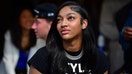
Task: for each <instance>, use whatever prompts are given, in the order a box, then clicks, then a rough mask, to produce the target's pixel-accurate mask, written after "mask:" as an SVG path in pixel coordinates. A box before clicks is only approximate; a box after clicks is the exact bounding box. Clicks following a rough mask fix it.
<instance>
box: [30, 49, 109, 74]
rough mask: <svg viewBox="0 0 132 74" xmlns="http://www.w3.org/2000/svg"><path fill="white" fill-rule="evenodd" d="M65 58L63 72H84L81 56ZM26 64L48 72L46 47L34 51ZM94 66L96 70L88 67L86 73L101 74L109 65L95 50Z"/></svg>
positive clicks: (42, 71) (67, 73) (100, 53)
mask: <svg viewBox="0 0 132 74" xmlns="http://www.w3.org/2000/svg"><path fill="white" fill-rule="evenodd" d="M67 59H68V62H67V65H68V69H67V70H68V71H67V72H66V73H64V74H85V70H84V65H83V63H82V62H81V60H82V58H78V59H69V58H67ZM28 64H29V66H30V65H32V66H34V67H35V68H36V69H37V70H38V71H40V72H41V73H42V74H49V68H50V62H48V52H47V49H46V48H45V47H43V48H41V49H39V50H38V51H37V52H36V53H35V55H34V56H33V57H32V58H31V59H30V60H29V61H28ZM96 66H97V70H93V69H88V73H87V74H95V73H96V74H103V73H104V72H105V71H106V70H109V66H110V65H109V63H108V61H107V59H106V57H105V55H104V54H103V53H102V52H101V51H99V52H97V62H96ZM95 71H96V72H95ZM58 74H59V73H58Z"/></svg>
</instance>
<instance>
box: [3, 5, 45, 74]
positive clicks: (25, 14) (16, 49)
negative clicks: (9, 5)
mask: <svg viewBox="0 0 132 74" xmlns="http://www.w3.org/2000/svg"><path fill="white" fill-rule="evenodd" d="M17 10H18V13H17V14H16V19H15V21H14V23H13V25H12V26H11V28H10V29H9V30H8V31H7V32H6V34H5V44H4V57H3V61H4V65H5V71H6V74H27V72H28V70H29V69H28V66H27V60H28V59H29V58H30V57H31V56H32V55H33V54H34V53H35V52H36V51H37V49H39V48H40V47H42V46H44V44H43V45H42V44H41V45H39V46H38V45H37V44H38V43H39V42H38V41H37V42H36V37H35V33H34V31H33V30H32V29H31V27H32V24H33V22H34V15H33V12H32V9H31V8H30V6H24V7H22V8H20V9H19V8H18V9H17Z"/></svg>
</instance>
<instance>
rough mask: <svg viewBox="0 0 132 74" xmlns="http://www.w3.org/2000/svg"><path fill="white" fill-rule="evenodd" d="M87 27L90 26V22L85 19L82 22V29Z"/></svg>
mask: <svg viewBox="0 0 132 74" xmlns="http://www.w3.org/2000/svg"><path fill="white" fill-rule="evenodd" d="M87 26H88V20H87V19H84V20H83V21H82V29H85V28H86V27H87Z"/></svg>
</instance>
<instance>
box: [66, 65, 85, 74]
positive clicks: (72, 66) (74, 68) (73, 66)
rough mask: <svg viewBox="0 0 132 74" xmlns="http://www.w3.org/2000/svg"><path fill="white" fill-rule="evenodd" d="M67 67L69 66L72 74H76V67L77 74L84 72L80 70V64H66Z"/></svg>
mask: <svg viewBox="0 0 132 74" xmlns="http://www.w3.org/2000/svg"><path fill="white" fill-rule="evenodd" d="M68 65H70V66H71V68H72V71H73V72H74V73H75V72H76V71H75V70H76V68H77V67H78V70H79V73H83V72H84V70H82V68H81V64H80V63H75V64H74V65H73V63H68Z"/></svg>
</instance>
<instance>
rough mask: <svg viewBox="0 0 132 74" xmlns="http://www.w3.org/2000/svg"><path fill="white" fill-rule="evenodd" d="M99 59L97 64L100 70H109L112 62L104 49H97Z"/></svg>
mask: <svg viewBox="0 0 132 74" xmlns="http://www.w3.org/2000/svg"><path fill="white" fill-rule="evenodd" d="M96 56H97V61H96V65H97V67H98V70H99V71H102V72H105V71H106V70H109V68H110V63H109V61H108V59H107V56H106V55H105V54H104V52H103V51H100V50H97V55H96Z"/></svg>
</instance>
